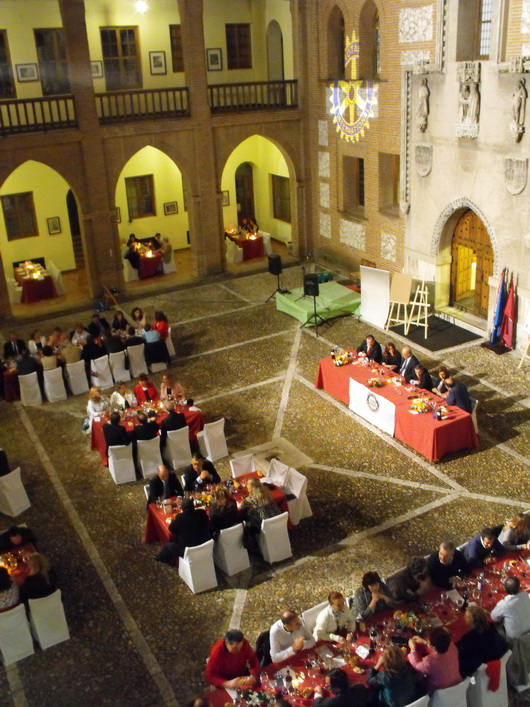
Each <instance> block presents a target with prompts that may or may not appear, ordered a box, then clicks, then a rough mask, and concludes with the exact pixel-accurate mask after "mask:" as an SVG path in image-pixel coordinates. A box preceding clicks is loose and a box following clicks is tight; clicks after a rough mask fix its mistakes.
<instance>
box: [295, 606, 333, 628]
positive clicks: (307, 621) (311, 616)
mask: <svg viewBox="0 0 530 707" xmlns="http://www.w3.org/2000/svg"><path fill="white" fill-rule="evenodd" d="M327 605H328V602H327V601H321V602H320V604H317V605H316V606H312V607H311V608H310V609H306V610H305V611H303V612H302V616H301V619H302V623H303V624H304V626H305V627H306V629H307V630H308V631H309V633H310V634H311V635H313V631H314V630H315V626H316V624H317V617H318V615H319V614H320V612H321V611H324V609H325V608H326V607H327Z"/></svg>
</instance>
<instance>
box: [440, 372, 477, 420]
mask: <svg viewBox="0 0 530 707" xmlns="http://www.w3.org/2000/svg"><path fill="white" fill-rule="evenodd" d="M444 384H445V387H446V388H447V393H440V395H441V397H442V398H445V402H446V403H447V404H448V405H454V406H455V407H457V408H460V409H461V410H464V411H465V412H468V413H469V414H470V415H471V412H472V410H473V403H472V402H471V398H470V397H469V393H468V390H467V388H466V386H465V385H464V384H463V383H455V382H454V380H453V379H452V378H446V379H445V381H444Z"/></svg>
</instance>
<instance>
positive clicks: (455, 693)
mask: <svg viewBox="0 0 530 707" xmlns="http://www.w3.org/2000/svg"><path fill="white" fill-rule="evenodd" d="M468 687H469V678H466V679H465V680H462V682H459V683H458V685H453V686H452V687H445V688H443V689H440V690H435V691H434V692H433V693H432V695H431V701H430V702H429V707H467V688H468Z"/></svg>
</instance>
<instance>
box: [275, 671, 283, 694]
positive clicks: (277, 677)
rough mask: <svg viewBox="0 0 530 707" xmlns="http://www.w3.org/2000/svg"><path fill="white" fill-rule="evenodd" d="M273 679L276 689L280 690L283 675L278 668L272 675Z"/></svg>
mask: <svg viewBox="0 0 530 707" xmlns="http://www.w3.org/2000/svg"><path fill="white" fill-rule="evenodd" d="M274 681H275V683H276V688H277V689H279V690H281V689H282V688H283V687H284V682H283V676H282V674H281V672H280V671H279V670H278V672H277V673H275V675H274Z"/></svg>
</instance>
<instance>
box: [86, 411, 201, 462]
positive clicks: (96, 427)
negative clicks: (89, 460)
mask: <svg viewBox="0 0 530 707" xmlns="http://www.w3.org/2000/svg"><path fill="white" fill-rule="evenodd" d="M129 409H131V408H129ZM137 409H138V411H140V410H141V408H137ZM176 409H177V412H182V413H183V414H184V417H185V418H186V424H187V425H188V428H189V437H190V442H194V441H195V440H196V438H197V432H200V431H201V430H202V429H203V428H204V417H203V414H202V412H201V411H200V410H190V409H189V408H188V407H187V406H186V405H183V406H180V407H178V408H176ZM133 410H135V408H133ZM165 417H167V412H165V411H164V412H162V413H160V415H159V416H158V417H157V422H158V423H160V422H161V421H162V420H163V419H164V418H165ZM107 422H108V419H107V416H105V418H102V419H100V420H93V421H92V432H91V436H90V448H91V449H94V450H98V451H99V453H100V454H101V461H102V462H103V464H105V466H107V465H108V459H107V444H106V442H105V435H104V434H103V425H105V424H106V423H107ZM120 424H121V425H123V427H125V429H126V430H127V434H128V435H129V436H130V438H131V440H132V438H133V432H134V428H135V427H136V425H137V424H138V419H137V417H136V416H134V417H131V418H128V419H122V421H121V423H120Z"/></svg>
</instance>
